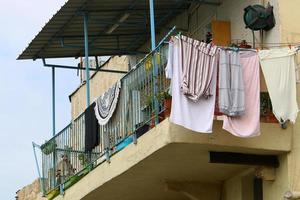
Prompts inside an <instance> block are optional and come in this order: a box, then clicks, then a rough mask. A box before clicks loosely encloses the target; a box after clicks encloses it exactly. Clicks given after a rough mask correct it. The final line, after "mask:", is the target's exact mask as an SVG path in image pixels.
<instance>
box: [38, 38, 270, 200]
mask: <svg viewBox="0 0 300 200" xmlns="http://www.w3.org/2000/svg"><path fill="white" fill-rule="evenodd" d="M166 64H167V45H164V44H163V43H161V44H160V45H159V46H158V48H156V50H155V51H153V52H152V53H150V54H148V55H147V56H146V57H145V58H144V59H143V60H141V61H140V62H139V63H138V64H137V65H136V67H135V68H134V69H133V70H131V71H130V72H129V73H128V74H126V75H125V76H124V77H123V78H122V79H121V84H122V87H121V92H120V98H119V102H118V105H117V108H116V110H115V113H114V115H113V117H112V118H111V119H110V121H109V122H108V124H106V125H105V126H100V130H99V134H100V142H99V145H98V146H97V147H95V148H94V149H93V150H92V152H85V126H84V123H85V119H84V114H82V115H80V116H79V117H78V118H77V119H75V120H74V121H73V122H72V123H70V124H69V125H68V126H67V127H66V128H64V129H63V130H62V131H61V132H59V133H58V134H57V135H56V136H54V137H53V138H52V139H51V140H49V141H48V142H46V143H45V144H44V145H42V146H41V150H42V180H43V189H44V192H45V193H48V194H49V195H50V196H51V195H55V194H58V193H59V189H58V188H59V186H63V187H64V189H67V188H68V187H70V186H71V185H72V184H74V183H75V182H77V181H78V180H79V179H80V178H81V177H83V176H84V175H85V174H87V173H88V172H89V171H90V170H91V169H92V168H93V167H95V166H97V165H99V164H100V163H101V162H103V161H105V160H106V161H109V157H110V156H112V155H113V154H115V153H116V152H118V151H120V150H121V149H122V148H124V147H125V146H126V145H128V144H130V143H131V142H134V141H135V139H136V138H138V137H139V136H141V135H142V134H144V133H145V132H147V131H148V130H149V129H150V128H152V127H153V126H155V124H156V123H155V121H156V122H157V121H158V122H159V121H161V120H162V119H164V118H165V117H167V116H168V113H169V108H168V107H166V106H165V104H166V102H167V99H169V98H168V95H167V94H168V93H167V90H168V88H169V84H170V82H169V80H167V79H166V78H165V71H164V69H165V66H166ZM154 65H156V66H157V68H158V75H157V76H156V77H155V76H154V73H153V66H154ZM155 80H156V86H155ZM154 87H156V91H157V93H156V94H155V95H154ZM155 101H157V102H158V109H159V110H158V111H157V112H156V111H155ZM271 111H272V108H271V102H270V100H269V97H268V94H267V93H264V94H262V95H261V113H262V121H268V116H271V115H270V113H271Z"/></svg>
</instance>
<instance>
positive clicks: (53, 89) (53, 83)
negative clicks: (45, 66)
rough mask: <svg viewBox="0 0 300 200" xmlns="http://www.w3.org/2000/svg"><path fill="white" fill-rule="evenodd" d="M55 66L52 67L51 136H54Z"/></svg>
mask: <svg viewBox="0 0 300 200" xmlns="http://www.w3.org/2000/svg"><path fill="white" fill-rule="evenodd" d="M55 121H56V119H55V68H54V67H52V136H55V134H56V130H55Z"/></svg>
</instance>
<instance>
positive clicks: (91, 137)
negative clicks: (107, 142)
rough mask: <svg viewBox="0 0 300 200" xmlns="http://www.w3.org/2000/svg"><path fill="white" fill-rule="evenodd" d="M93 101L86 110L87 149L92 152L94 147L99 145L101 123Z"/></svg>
mask: <svg viewBox="0 0 300 200" xmlns="http://www.w3.org/2000/svg"><path fill="white" fill-rule="evenodd" d="M95 105H96V103H92V105H90V106H89V107H88V108H87V109H86V110H85V112H84V117H85V151H86V152H91V151H92V150H93V148H94V147H96V146H98V145H99V125H98V121H97V118H96V115H95V111H94V107H95Z"/></svg>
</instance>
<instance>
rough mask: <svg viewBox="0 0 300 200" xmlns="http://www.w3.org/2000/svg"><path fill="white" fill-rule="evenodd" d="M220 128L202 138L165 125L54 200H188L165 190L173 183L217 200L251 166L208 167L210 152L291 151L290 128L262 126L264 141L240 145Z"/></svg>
mask: <svg viewBox="0 0 300 200" xmlns="http://www.w3.org/2000/svg"><path fill="white" fill-rule="evenodd" d="M221 125H222V122H220V121H216V122H215V125H214V133H213V134H199V133H194V132H191V131H188V130H186V129H184V128H181V127H179V126H176V125H173V124H171V123H169V121H168V120H165V121H163V122H162V123H161V124H159V125H158V126H157V127H155V128H153V129H152V130H150V131H149V132H147V133H146V134H145V135H143V136H142V137H140V138H139V139H138V143H137V144H136V145H135V144H130V145H129V146H127V147H126V148H125V149H123V150H122V151H120V152H119V153H117V154H116V155H114V156H113V157H112V158H111V163H107V162H105V163H102V164H101V165H99V166H98V167H96V168H95V169H94V170H93V171H91V172H90V173H89V174H88V175H86V176H85V177H84V178H83V179H82V180H80V181H79V182H78V183H76V184H75V185H74V186H72V187H71V188H69V189H68V190H67V191H66V193H65V195H64V196H59V197H57V198H56V199H74V200H76V199H85V200H95V199H100V198H101V200H116V199H122V200H141V199H143V200H169V199H170V200H177V199H188V198H187V197H184V196H183V195H182V194H181V193H179V192H175V191H173V190H170V189H167V188H168V186H169V188H170V183H171V185H172V184H173V183H176V184H177V185H178V183H185V184H186V183H194V184H193V185H197V184H199V185H201V187H197V191H198V193H197V195H199V197H201V198H199V199H203V195H204V194H209V195H211V196H209V197H206V198H205V199H218V198H219V197H218V195H219V193H218V191H220V183H221V182H222V181H224V180H226V179H228V178H230V177H232V176H233V175H235V174H237V173H239V172H242V171H245V170H247V169H251V166H245V165H233V164H212V163H209V151H230V152H239V153H253V154H270V155H280V154H283V153H285V152H288V151H289V150H290V148H291V134H292V128H291V127H289V128H288V129H287V130H282V129H280V127H279V125H278V124H262V127H261V129H262V135H261V136H260V137H257V138H251V139H242V138H237V137H234V136H231V135H230V134H228V133H226V132H224V131H223V130H222V129H221ZM208 186H211V187H208ZM199 188H200V189H199ZM199 190H200V191H199ZM207 191H210V192H207Z"/></svg>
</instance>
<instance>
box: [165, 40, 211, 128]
mask: <svg viewBox="0 0 300 200" xmlns="http://www.w3.org/2000/svg"><path fill="white" fill-rule="evenodd" d="M180 49H181V48H180V42H179V40H178V39H174V41H173V42H170V45H169V56H168V64H167V67H166V76H167V78H170V79H171V84H172V85H171V89H172V110H171V116H170V121H171V122H172V123H174V124H178V125H181V126H183V127H185V128H188V129H191V130H193V131H196V132H202V133H211V132H212V125H213V116H214V108H215V99H216V94H215V93H216V73H215V72H214V73H213V74H214V75H213V79H212V87H211V88H212V96H211V97H210V98H208V99H207V98H200V99H199V100H198V101H197V102H194V101H192V100H190V99H189V98H187V97H186V95H184V94H183V93H181V91H180V84H181V77H182V66H181V63H182V52H181V51H180Z"/></svg>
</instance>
